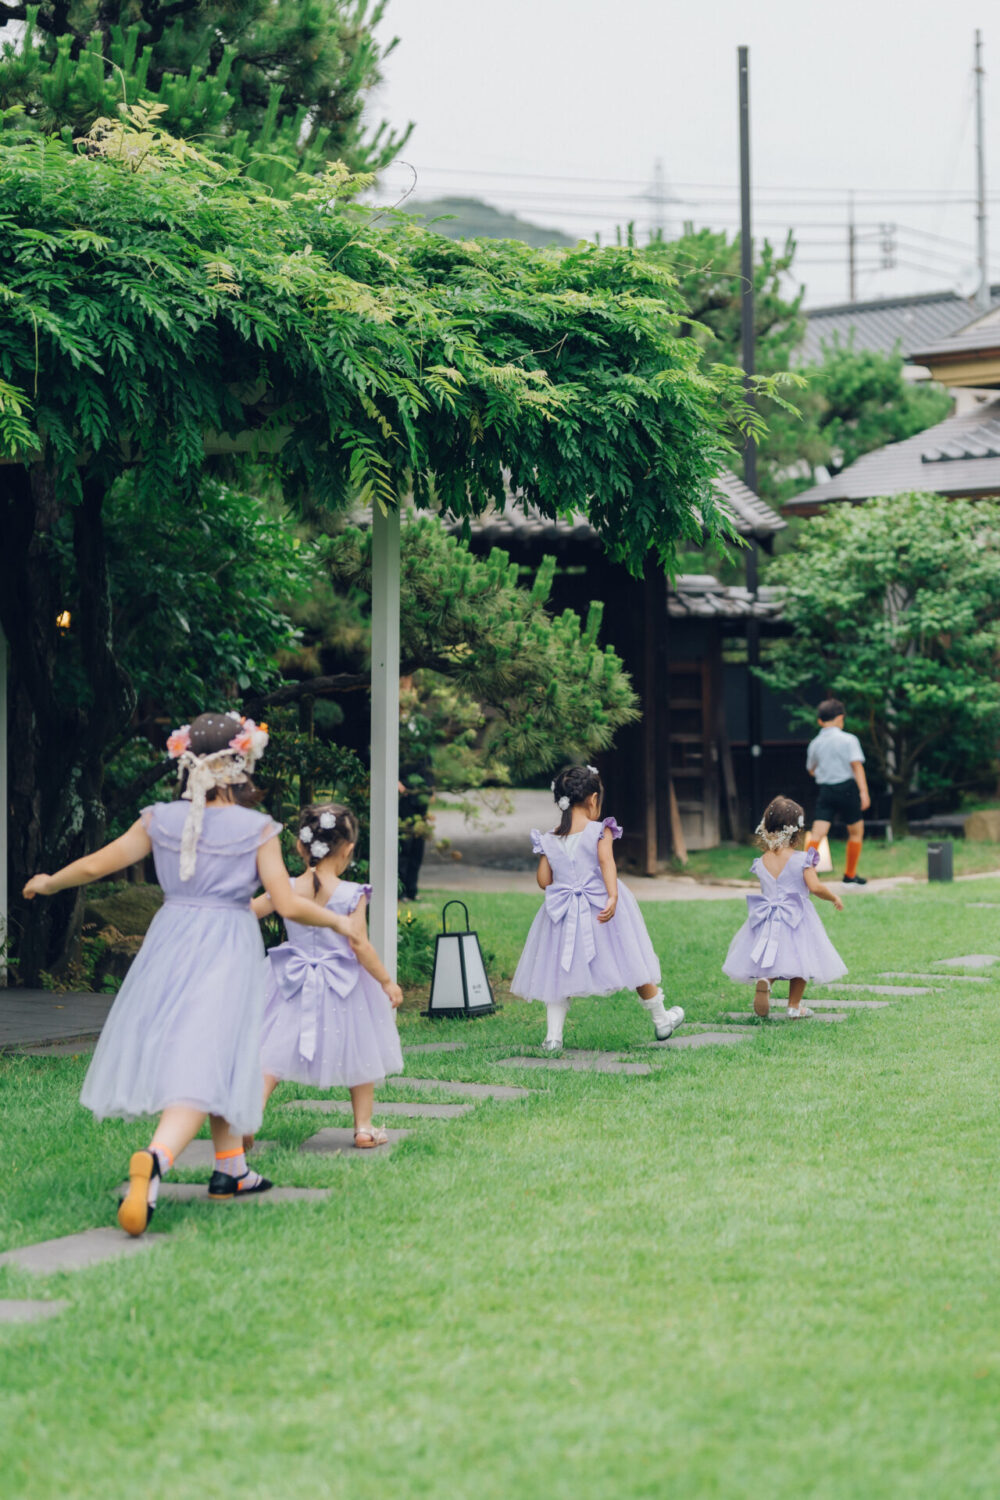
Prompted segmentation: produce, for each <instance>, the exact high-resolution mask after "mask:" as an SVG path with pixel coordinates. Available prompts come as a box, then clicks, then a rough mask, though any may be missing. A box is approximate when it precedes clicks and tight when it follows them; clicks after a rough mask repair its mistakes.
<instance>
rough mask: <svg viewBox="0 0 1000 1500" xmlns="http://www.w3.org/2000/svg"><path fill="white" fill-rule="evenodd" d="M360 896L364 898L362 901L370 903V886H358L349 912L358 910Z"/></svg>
mask: <svg viewBox="0 0 1000 1500" xmlns="http://www.w3.org/2000/svg"><path fill="white" fill-rule="evenodd" d="M362 896H363V897H364V899H365V900H366V901H370V900H371V899H372V888H371V886H370V885H359V886H358V888H357V893H356V895H355V897H354V901H353V904H352V906H351V911H357V909H358V902H359V901H360V900H361V898H362Z"/></svg>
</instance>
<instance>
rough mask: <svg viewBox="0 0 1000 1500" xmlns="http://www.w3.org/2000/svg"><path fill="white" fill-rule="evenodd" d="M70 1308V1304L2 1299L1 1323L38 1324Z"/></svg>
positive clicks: (0, 1299) (0, 1309)
mask: <svg viewBox="0 0 1000 1500" xmlns="http://www.w3.org/2000/svg"><path fill="white" fill-rule="evenodd" d="M67 1307H69V1303H68V1302H62V1301H56V1302H38V1301H35V1300H34V1299H33V1298H30V1297H25V1298H22V1299H21V1300H20V1301H18V1302H15V1301H13V1300H12V1299H7V1298H3V1297H0V1323H38V1322H40V1321H41V1320H42V1319H43V1318H54V1317H56V1316H57V1315H58V1314H59V1313H61V1312H64V1311H65V1309H66V1308H67Z"/></svg>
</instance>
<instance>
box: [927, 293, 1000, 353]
mask: <svg viewBox="0 0 1000 1500" xmlns="http://www.w3.org/2000/svg"><path fill="white" fill-rule="evenodd" d="M997 349H1000V307H993V308H991V309H990V311H989V312H987V313H983V314H982V316H981V317H978V318H975V319H974V320H973V321H972V322H971V323H965V324H964V325H963V326H962V327H961V328H957V329H956V330H955V331H954V332H953V333H950V334H949V335H948V336H947V338H943V339H939V340H938V341H937V343H926V344H921V345H919V346H915V347H914V353H913V356H912V358H913V359H914V360H915V362H916V363H918V364H920V363H924V362H925V361H929V360H931V359H934V358H935V357H938V358H942V359H943V358H946V357H947V356H948V355H958V354H979V353H986V352H995V351H996V350H997Z"/></svg>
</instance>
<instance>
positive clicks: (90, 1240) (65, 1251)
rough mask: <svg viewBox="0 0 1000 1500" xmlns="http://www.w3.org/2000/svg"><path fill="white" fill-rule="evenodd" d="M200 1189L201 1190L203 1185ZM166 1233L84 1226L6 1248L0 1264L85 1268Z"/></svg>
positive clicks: (42, 1271) (145, 1246) (42, 1272)
mask: <svg viewBox="0 0 1000 1500" xmlns="http://www.w3.org/2000/svg"><path fill="white" fill-rule="evenodd" d="M125 1187H126V1188H127V1187H128V1183H126V1184H125ZM201 1191H202V1192H204V1188H202V1190H201ZM161 1192H162V1188H161ZM166 1237H167V1236H166V1235H163V1234H144V1235H143V1236H142V1238H141V1239H133V1238H132V1236H131V1235H128V1234H126V1233H125V1232H124V1230H122V1229H84V1230H83V1231H82V1233H80V1234H67V1235H64V1236H63V1237H62V1238H61V1239H58V1240H41V1241H40V1242H39V1243H38V1244H37V1245H22V1246H21V1247H20V1249H18V1250H6V1251H5V1252H4V1254H3V1255H0V1266H17V1268H18V1269H19V1270H21V1271H34V1272H36V1273H37V1274H38V1275H39V1276H51V1275H52V1274H53V1273H54V1272H56V1271H85V1270H86V1269H87V1268H88V1266H100V1265H103V1263H104V1262H105V1261H107V1260H117V1259H118V1258H119V1257H120V1256H122V1255H138V1254H140V1252H141V1251H143V1250H151V1249H152V1248H153V1246H154V1245H158V1244H160V1242H161V1241H162V1240H164V1239H166Z"/></svg>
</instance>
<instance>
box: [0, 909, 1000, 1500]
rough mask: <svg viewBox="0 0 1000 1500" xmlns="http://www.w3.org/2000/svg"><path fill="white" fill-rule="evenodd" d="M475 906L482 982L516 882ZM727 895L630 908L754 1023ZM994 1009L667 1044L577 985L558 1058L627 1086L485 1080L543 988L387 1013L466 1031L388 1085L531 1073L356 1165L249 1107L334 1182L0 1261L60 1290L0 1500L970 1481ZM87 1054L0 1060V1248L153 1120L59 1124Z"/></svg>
mask: <svg viewBox="0 0 1000 1500" xmlns="http://www.w3.org/2000/svg"><path fill="white" fill-rule="evenodd" d="M990 900H994V901H996V902H997V903H998V907H997V911H996V912H995V913H994V912H992V911H989V910H973V909H971V908H970V907H969V906H968V905H967V903H968V902H969V901H990ZM469 904H470V909H471V915H472V917H473V924H474V925H475V926H477V927H478V929H479V931H480V933H481V934H482V936H483V939H484V943H485V944H486V945H487V946H489V947H490V948H492V949H493V950H494V951H495V953H496V955H497V964H498V967H499V969H500V970H501V972H503V973H506V974H507V975H509V973H510V972H511V968H512V965H513V962H514V961H515V959H516V956H517V952H518V949H519V945H520V942H521V940H522V937H523V933H524V931H525V928H526V926H527V923H528V921H529V920H530V917H531V916H532V914H533V913H534V911H535V909H536V907H537V902H536V901H535V900H534V899H532V898H527V897H518V896H504V897H496V896H491V897H483V896H479V897H472V898H471V900H470V903H469ZM741 907H742V902H741V901H740V900H739V899H734V900H733V901H732V902H729V901H723V902H712V903H707V902H706V903H690V904H688V903H684V904H675V903H671V904H663V905H661V904H650V905H649V906H647V907H646V908H645V915H646V917H647V921H648V923H649V926H650V931H651V934H652V936H653V938H654V941H655V942H656V944H657V947H658V950H659V951H660V953H661V955H662V956H663V958H664V961H665V972H666V975H667V978H668V990H669V994H670V998H671V999H674V1000H680V1001H681V1002H682V1003H683V1004H684V1005H685V1007H686V1008H687V1009H688V1012H689V1015H690V1016H691V1017H693V1018H694V1019H697V1020H700V1021H711V1020H715V1019H717V1018H718V1016H719V1013H720V1011H722V1010H729V1009H733V1008H736V1006H737V1005H742V1006H744V1007H745V1005H746V1002H747V996H746V995H745V994H744V993H743V992H741V991H740V990H739V989H737V988H736V987H734V986H732V985H730V984H729V983H728V982H727V981H726V980H724V979H723V978H722V976H721V974H720V973H719V964H720V962H721V959H722V955H723V953H724V951H725V947H726V944H727V942H728V940H729V938H730V936H731V934H732V932H733V930H734V928H735V926H736V925H737V923H738V922H739V920H740V919H741ZM823 916H824V919H828V921H829V925H830V929H831V931H832V932H833V934H834V937H835V940H836V942H837V944H838V946H839V947H840V949H841V951H842V952H843V954H844V956H845V958H846V960H847V961H848V963H849V964H850V966H851V971H852V972H851V978H852V980H864V979H869V980H874V979H875V977H876V976H877V974H878V972H879V971H880V970H882V969H900V970H912V971H915V972H921V971H923V970H924V969H925V968H926V967H927V966H928V965H929V964H930V963H931V962H932V961H933V960H935V959H938V958H943V957H946V956H951V955H956V954H961V953H971V952H984V951H985V952H1000V948H998V946H997V945H998V942H1000V881H998V882H995V883H994V882H988V881H983V882H982V883H977V884H976V885H975V886H974V887H969V886H964V887H963V886H951V887H934V888H927V887H922V888H921V887H916V888H901V889H897V890H895V891H892V892H890V893H887V894H885V895H881V896H862V895H852V896H851V898H850V900H849V902H848V904H847V909H846V911H845V912H844V913H843V914H836V913H833V912H828V911H826V910H825V909H824V910H823ZM998 970H1000V966H998ZM998 1000H1000V972H995V973H992V974H991V978H990V983H989V984H988V985H969V986H963V985H960V984H953V985H948V986H947V989H946V990H945V991H944V993H942V994H940V995H927V996H922V997H914V998H912V999H908V1000H904V1001H901V1002H899V1003H898V1004H897V1005H895V1006H894V1007H892V1008H891V1009H889V1010H884V1011H876V1012H867V1013H865V1012H858V1013H856V1014H854V1015H852V1016H851V1018H850V1019H849V1020H848V1021H846V1022H844V1023H842V1024H839V1025H830V1026H824V1025H809V1026H797V1027H794V1026H792V1027H790V1026H787V1025H781V1026H779V1025H773V1026H772V1025H767V1026H755V1027H754V1035H753V1037H752V1039H751V1040H749V1041H747V1042H744V1043H742V1044H740V1045H739V1046H737V1047H730V1048H720V1049H718V1050H709V1049H706V1050H703V1051H698V1052H694V1053H686V1052H668V1053H666V1054H663V1053H662V1052H657V1053H650V1052H649V1051H647V1050H646V1049H645V1047H644V1045H643V1044H644V1043H645V1042H646V1040H647V1039H648V1031H647V1025H646V1018H645V1016H644V1014H643V1013H642V1011H641V1010H640V1009H639V1007H638V1006H637V1005H636V1003H635V1001H634V1000H633V999H631V998H629V997H627V996H622V997H616V998H614V999H612V1000H609V1001H603V1002H600V1003H595V1002H590V1001H581V1002H577V1003H576V1004H575V1005H574V1007H573V1010H572V1011H571V1014H570V1019H569V1023H568V1026H567V1041H568V1043H569V1044H570V1045H573V1046H580V1047H590V1046H601V1047H614V1048H622V1049H627V1048H634V1049H635V1052H636V1055H638V1056H641V1057H642V1058H643V1059H644V1060H645V1059H648V1060H650V1062H651V1064H652V1067H653V1070H654V1071H653V1073H652V1075H651V1076H650V1077H648V1078H630V1077H623V1076H599V1075H593V1074H573V1073H567V1072H561V1073H559V1072H554V1073H547V1074H540V1073H539V1072H538V1071H537V1070H532V1071H528V1070H518V1069H516V1068H514V1067H511V1066H510V1065H508V1064H505V1062H504V1061H503V1058H504V1055H505V1054H507V1055H508V1056H509V1055H512V1054H514V1053H516V1052H518V1051H521V1050H523V1049H525V1048H535V1047H537V1044H538V1043H539V1041H540V1039H541V1035H542V1023H541V1011H540V1008H538V1007H528V1006H524V1005H520V1004H518V1003H516V1002H509V1003H507V1004H506V1005H505V1008H504V1010H503V1011H502V1012H501V1014H500V1015H499V1016H496V1017H494V1018H491V1019H489V1020H484V1021H478V1022H472V1023H466V1024H463V1023H459V1022H454V1023H452V1022H440V1023H437V1024H436V1025H432V1024H431V1023H429V1022H427V1021H424V1020H422V1019H420V1018H419V1016H417V1015H415V1014H412V1013H407V1014H405V1015H404V1016H403V1018H402V1022H401V1025H402V1029H403V1031H404V1042H414V1041H418V1040H419V1041H423V1040H427V1039H428V1038H430V1039H432V1040H445V1039H451V1038H454V1039H458V1040H460V1041H464V1042H467V1043H468V1046H467V1047H466V1048H465V1049H463V1050H462V1051H459V1052H454V1053H440V1054H434V1053H431V1054H427V1055H422V1056H419V1057H418V1058H413V1059H412V1060H411V1062H410V1063H409V1064H408V1067H409V1069H410V1071H413V1072H416V1071H418V1068H417V1064H418V1063H419V1072H420V1073H421V1074H423V1075H424V1076H428V1075H433V1076H438V1077H442V1078H456V1079H457V1078H462V1079H473V1080H484V1081H490V1080H493V1081H506V1082H514V1083H522V1084H524V1085H526V1086H527V1087H529V1088H531V1089H533V1090H535V1093H534V1094H533V1095H532V1097H530V1098H528V1099H525V1100H522V1101H518V1102H512V1103H487V1104H484V1105H481V1106H478V1107H477V1109H476V1110H475V1112H474V1113H473V1114H470V1115H466V1116H464V1117H463V1118H461V1119H458V1120H454V1121H441V1122H437V1121H421V1122H418V1123H415V1128H414V1133H413V1135H411V1137H410V1139H409V1140H407V1141H406V1142H404V1143H403V1144H402V1145H400V1146H399V1147H397V1148H396V1149H395V1150H394V1152H393V1153H392V1155H391V1156H389V1157H385V1156H374V1159H372V1157H366V1158H363V1159H357V1160H353V1161H350V1162H347V1161H343V1160H329V1159H328V1160H323V1159H321V1158H317V1157H300V1156H299V1155H297V1154H296V1152H295V1147H296V1146H297V1145H298V1143H299V1142H300V1141H301V1140H302V1139H303V1138H304V1137H305V1136H306V1135H307V1134H309V1133H310V1132H311V1131H312V1130H314V1129H316V1128H318V1124H319V1123H320V1122H318V1121H317V1120H316V1118H315V1116H312V1117H309V1116H307V1114H306V1113H305V1112H297V1111H294V1110H288V1109H283V1108H277V1107H273V1106H272V1108H271V1109H270V1110H269V1113H268V1117H267V1119H266V1122H265V1126H264V1130H263V1135H264V1136H265V1137H266V1138H267V1139H270V1140H275V1141H276V1142H278V1148H277V1150H276V1151H275V1152H274V1153H273V1154H272V1155H271V1156H269V1157H268V1158H267V1159H266V1163H265V1165H266V1167H267V1168H268V1169H273V1173H274V1175H276V1176H278V1177H279V1178H280V1179H281V1180H282V1181H286V1182H293V1181H294V1182H298V1183H301V1184H304V1185H328V1186H331V1187H332V1188H333V1190H334V1191H333V1193H332V1195H331V1198H330V1199H329V1200H328V1201H327V1202H326V1203H324V1204H319V1205H310V1204H306V1205H288V1206H285V1207H281V1206H270V1207H267V1206H265V1205H264V1204H260V1205H258V1206H255V1207H251V1206H250V1205H246V1206H241V1207H234V1208H230V1209H214V1210H213V1209H211V1208H209V1207H207V1206H201V1205H197V1204H193V1205H172V1204H164V1205H163V1206H162V1207H161V1209H160V1211H159V1213H158V1215H157V1220H156V1225H155V1227H156V1229H157V1230H158V1231H160V1232H161V1233H162V1234H163V1235H164V1241H163V1242H162V1243H161V1244H160V1246H159V1248H157V1249H155V1250H153V1251H150V1252H149V1254H148V1255H145V1256H139V1257H135V1258H132V1259H130V1260H127V1261H123V1262H119V1263H117V1264H112V1265H109V1266H107V1267H101V1268H96V1269H94V1270H91V1271H87V1272H81V1273H76V1274H74V1275H72V1276H69V1275H66V1276H53V1277H51V1278H49V1279H47V1280H44V1281H38V1280H35V1279H33V1278H30V1277H28V1276H27V1275H25V1274H23V1273H16V1272H14V1271H11V1270H9V1269H0V1297H2V1296H7V1297H10V1296H28V1295H30V1296H38V1295H45V1296H60V1297H65V1298H67V1299H69V1301H70V1302H71V1304H72V1305H71V1307H70V1308H69V1309H68V1310H67V1311H66V1312H64V1313H63V1314H62V1315H61V1316H60V1317H59V1318H57V1319H56V1320H54V1321H53V1322H51V1323H49V1324H45V1325H36V1326H27V1327H26V1326H20V1327H16V1326H14V1327H6V1328H0V1384H2V1388H3V1391H4V1403H3V1417H2V1421H0V1476H2V1479H0V1492H2V1494H3V1495H4V1497H6V1496H7V1495H8V1494H9V1495H10V1496H12V1497H13V1496H17V1497H18V1500H51V1497H52V1496H54V1495H57V1494H65V1495H68V1496H71V1497H73V1500H90V1497H94V1500H97V1497H101V1500H119V1497H125V1496H130V1497H131V1496H132V1495H135V1494H142V1495H144V1496H148V1497H152V1500H160V1497H163V1500H166V1497H170V1500H189V1497H190V1500H196V1497H197V1500H216V1497H218V1500H229V1497H237V1496H239V1497H241V1500H243V1497H246V1500H258V1497H261V1500H263V1497H265V1496H266V1497H269V1500H270V1497H274V1496H277V1497H280V1500H284V1497H299V1496H302V1497H309V1500H313V1497H321V1500H323V1497H335V1500H341V1497H343V1500H369V1497H371V1500H375V1497H378V1500H383V1497H386V1496H391V1497H393V1500H396V1497H401V1500H409V1497H425V1496H426V1497H432V1496H433V1497H437V1500H471V1497H475V1500H511V1497H527V1500H534V1497H536V1496H537V1497H545V1500H550V1497H551V1500H598V1497H599V1500H619V1497H625V1500H632V1497H647V1496H648V1497H656V1500H659V1497H662V1496H665V1495H676V1496H678V1497H681V1500H687V1497H692V1500H703V1497H704V1500H731V1497H753V1500H756V1497H758V1496H759V1497H768V1500H786V1497H787V1500H800V1497H802V1496H807V1497H809V1500H859V1497H860V1500H883V1497H885V1500H889V1497H891V1500H900V1497H904V1500H908V1497H927V1500H932V1497H933V1500H939V1497H940V1496H941V1495H944V1494H947V1495H949V1496H950V1497H952V1500H965V1497H980V1496H981V1497H984V1500H985V1497H989V1500H993V1497H995V1495H996V1493H997V1470H996V1453H997V1445H998V1442H1000V1399H998V1398H1000V1338H998V1335H997V1331H996V1330H997V1328H998V1326H1000V1274H998V1273H1000V1245H998V1239H997V1234H996V1228H995V1222H996V1212H995V1202H996V1195H997V1177H998V1173H997V1168H996V1160H997V1145H998V1125H997V1116H996V1052H997V1049H996V1022H995V1015H996V1006H997V1002H998ZM84 1067H85V1062H84V1061H83V1060H73V1059H62V1058H51V1059H50V1058H14V1057H4V1058H0V1097H2V1100H3V1116H2V1125H0V1178H2V1192H0V1246H2V1247H3V1248H7V1247H8V1246H11V1245H16V1244H26V1243H30V1242H32V1241H34V1240H38V1239H42V1238H45V1237H47V1236H51V1235H56V1234H64V1233H69V1232H72V1231H74V1230H79V1229H83V1228H86V1227H89V1226H90V1225H93V1224H96V1223H105V1222H110V1221H111V1214H112V1211H113V1197H112V1193H111V1189H112V1188H113V1187H114V1185H115V1184H116V1183H117V1182H118V1180H119V1179H120V1177H121V1175H122V1171H123V1167H124V1163H125V1161H126V1158H127V1155H128V1153H129V1151H130V1149H131V1148H132V1147H133V1145H134V1144H135V1143H136V1142H137V1141H140V1140H141V1139H143V1135H144V1132H143V1130H142V1128H141V1126H136V1125H131V1126H129V1125H124V1124H116V1123H107V1124H105V1125H101V1126H98V1125H96V1124H95V1123H94V1122H93V1121H92V1120H91V1119H90V1117H89V1116H88V1115H86V1114H85V1113H84V1112H83V1111H82V1110H81V1109H80V1108H79V1106H78V1104H77V1102H76V1100H77V1095H78V1091H79V1086H80V1082H81V1079H82V1075H83V1071H84ZM301 1092H302V1091H301V1090H297V1089H294V1088H292V1087H291V1086H289V1085H285V1086H283V1087H282V1090H281V1092H280V1094H279V1095H277V1096H276V1102H277V1103H280V1102H281V1101H282V1100H285V1101H287V1100H288V1099H290V1098H291V1097H294V1096H295V1095H297V1094H299V1093H301ZM405 1094H406V1091H405V1090H403V1089H400V1088H398V1087H397V1088H395V1089H393V1088H392V1087H391V1086H387V1087H386V1089H385V1091H384V1096H385V1097H387V1098H388V1097H397V1098H399V1097H405ZM434 1097H435V1098H441V1097H445V1096H439V1095H435V1096H434ZM391 1123H394V1124H395V1123H398V1122H397V1121H392V1122H391Z"/></svg>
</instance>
